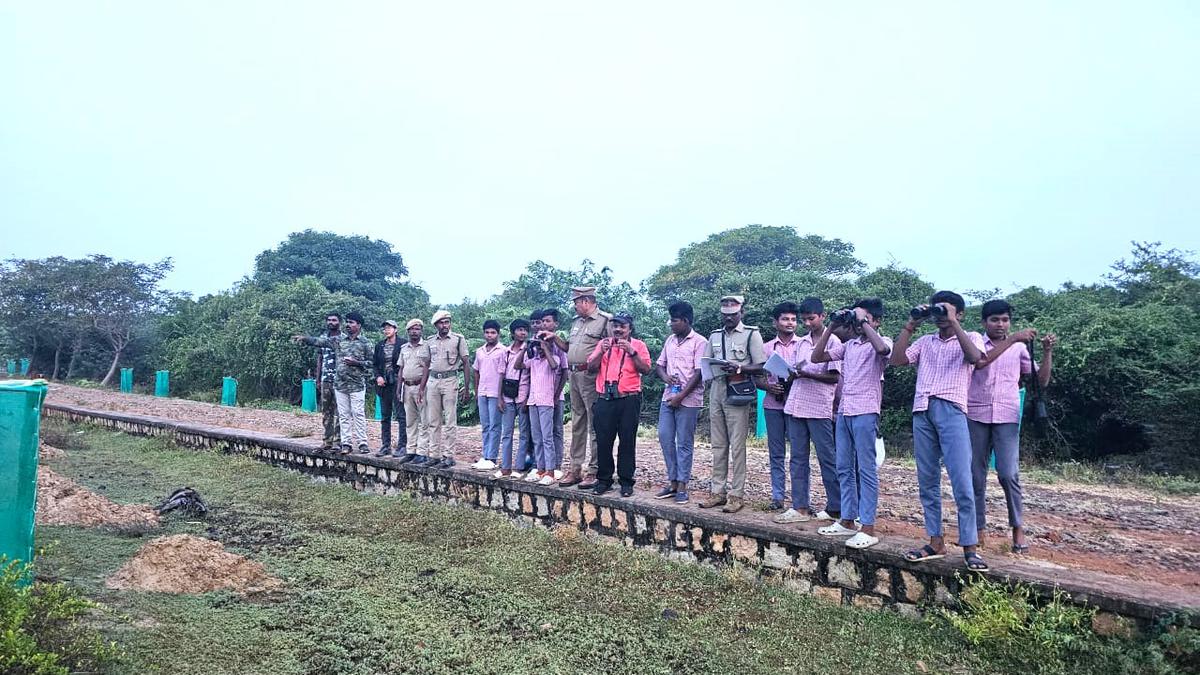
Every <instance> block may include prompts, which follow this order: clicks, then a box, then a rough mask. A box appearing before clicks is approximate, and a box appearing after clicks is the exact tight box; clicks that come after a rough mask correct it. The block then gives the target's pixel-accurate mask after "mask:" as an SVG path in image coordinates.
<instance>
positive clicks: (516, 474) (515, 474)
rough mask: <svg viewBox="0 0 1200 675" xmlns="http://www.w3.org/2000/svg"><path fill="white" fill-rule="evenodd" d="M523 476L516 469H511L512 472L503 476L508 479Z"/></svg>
mask: <svg viewBox="0 0 1200 675" xmlns="http://www.w3.org/2000/svg"><path fill="white" fill-rule="evenodd" d="M524 477H525V474H524V473H521V472H520V471H517V470H516V469H513V472H512V473H510V474H508V475H507V476H505V478H508V479H509V480H521V479H522V478H524Z"/></svg>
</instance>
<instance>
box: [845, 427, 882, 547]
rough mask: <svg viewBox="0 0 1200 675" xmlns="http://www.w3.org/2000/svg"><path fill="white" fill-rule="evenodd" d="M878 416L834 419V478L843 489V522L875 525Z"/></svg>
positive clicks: (877, 502) (876, 508)
mask: <svg viewBox="0 0 1200 675" xmlns="http://www.w3.org/2000/svg"><path fill="white" fill-rule="evenodd" d="M878 425H879V415H876V414H874V413H871V414H867V415H851V416H850V417H846V416H844V415H838V417H837V425H836V430H837V474H838V484H839V485H840V486H841V489H842V514H841V515H842V518H843V519H844V520H854V519H855V518H858V519H859V520H861V521H862V524H863V525H874V524H875V514H876V513H877V512H878V510H879V474H878V472H877V469H876V468H875V430H876V428H877V427H878Z"/></svg>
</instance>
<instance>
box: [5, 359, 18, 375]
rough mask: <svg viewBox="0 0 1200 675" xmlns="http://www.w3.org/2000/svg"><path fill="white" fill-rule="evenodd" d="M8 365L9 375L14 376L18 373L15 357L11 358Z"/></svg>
mask: <svg viewBox="0 0 1200 675" xmlns="http://www.w3.org/2000/svg"><path fill="white" fill-rule="evenodd" d="M7 366H8V369H7V372H8V376H9V377H12V376H13V375H16V374H17V362H16V361H14V360H13V359H9V360H8V364H7Z"/></svg>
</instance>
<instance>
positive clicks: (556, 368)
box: [524, 345, 567, 407]
mask: <svg viewBox="0 0 1200 675" xmlns="http://www.w3.org/2000/svg"><path fill="white" fill-rule="evenodd" d="M550 351H551V353H552V354H553V357H552V358H550V359H547V358H546V355H545V354H543V353H542V350H541V349H540V348H539V349H538V350H537V352H536V356H534V357H533V358H529V355H528V354H527V355H526V356H525V363H524V366H525V368H527V369H529V400H528V401H526V402H527V403H528V404H529V405H537V406H548V407H554V404H555V399H557V398H559V397H560V396H561V394H562V390H561V388H560V387H559V386H558V385H559V378H560V376H561V373H562V371H563V370H564V369H565V368H566V367H567V354H566V352H564V351H563V350H561V349H559V348H558V345H552V346H551V347H550Z"/></svg>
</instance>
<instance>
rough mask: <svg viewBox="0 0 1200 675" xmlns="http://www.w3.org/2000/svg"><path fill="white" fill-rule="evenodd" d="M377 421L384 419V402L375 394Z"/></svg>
mask: <svg viewBox="0 0 1200 675" xmlns="http://www.w3.org/2000/svg"><path fill="white" fill-rule="evenodd" d="M375 419H377V420H382V419H383V401H381V400H379V394H375Z"/></svg>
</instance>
